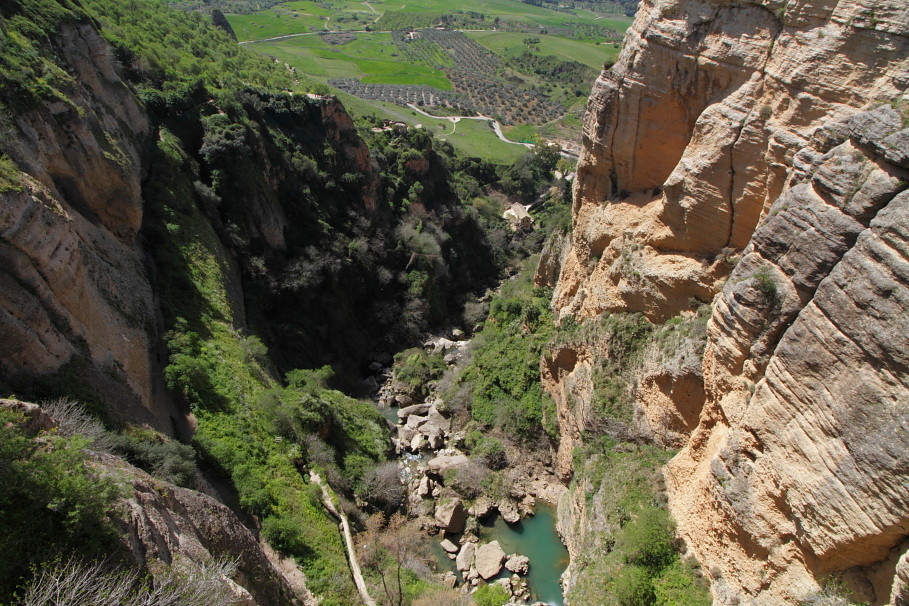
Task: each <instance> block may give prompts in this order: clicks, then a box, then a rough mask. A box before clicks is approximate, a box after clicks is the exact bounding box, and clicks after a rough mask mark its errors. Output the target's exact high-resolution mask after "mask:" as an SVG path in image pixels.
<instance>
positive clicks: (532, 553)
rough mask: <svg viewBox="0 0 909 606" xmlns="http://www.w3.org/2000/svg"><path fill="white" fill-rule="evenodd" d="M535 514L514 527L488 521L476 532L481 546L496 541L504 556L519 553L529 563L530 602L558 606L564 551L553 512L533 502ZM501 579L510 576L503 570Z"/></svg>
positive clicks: (498, 520) (497, 519) (565, 559)
mask: <svg viewBox="0 0 909 606" xmlns="http://www.w3.org/2000/svg"><path fill="white" fill-rule="evenodd" d="M534 511H535V514H534V515H533V516H530V517H526V518H524V519H522V520H521V521H520V522H518V523H516V524H509V523H507V522H506V521H505V520H503V519H502V517H501V516H495V518H493V519H491V520H489V522H488V525H486V524H484V525H483V526H482V529H481V530H480V540H481V541H482V542H489V541H498V542H499V544H500V545H501V546H502V549H503V550H504V551H505V553H519V554H521V555H524V556H527V557H528V558H529V559H530V571H529V572H528V574H527V584H528V586H529V587H530V592H531V594H532V595H533V596H534V599H536V600H540V601H541V602H546V603H547V604H553V605H555V606H562V604H563V603H564V599H563V597H562V587H561V585H559V577H560V576H561V575H562V573H563V572H565V568H566V567H567V566H568V550H567V549H565V546H564V545H563V544H562V541H561V540H560V539H559V534H558V533H557V532H556V529H555V523H556V508H555V507H554V506H553V505H550V504H548V503H545V502H543V501H539V502H537V505H536V507H535V508H534ZM503 572H504V573H505V574H503V575H502V576H510V575H509V574H508V571H507V570H504V569H503Z"/></svg>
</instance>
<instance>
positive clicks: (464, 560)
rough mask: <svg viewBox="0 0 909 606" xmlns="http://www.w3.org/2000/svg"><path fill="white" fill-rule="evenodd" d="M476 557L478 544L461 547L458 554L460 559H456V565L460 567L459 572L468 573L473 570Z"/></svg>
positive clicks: (465, 544) (467, 544)
mask: <svg viewBox="0 0 909 606" xmlns="http://www.w3.org/2000/svg"><path fill="white" fill-rule="evenodd" d="M476 555H477V545H476V543H464V546H463V547H461V551H459V552H458V557H457V558H456V559H455V565H456V566H457V567H458V570H460V571H461V572H467V571H468V570H470V569H471V568H473V562H474V558H475V557H476Z"/></svg>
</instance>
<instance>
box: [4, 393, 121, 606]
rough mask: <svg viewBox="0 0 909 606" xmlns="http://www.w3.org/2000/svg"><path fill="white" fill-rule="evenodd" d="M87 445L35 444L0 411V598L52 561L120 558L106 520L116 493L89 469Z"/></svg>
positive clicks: (59, 439) (68, 439)
mask: <svg viewBox="0 0 909 606" xmlns="http://www.w3.org/2000/svg"><path fill="white" fill-rule="evenodd" d="M87 444H88V440H86V439H85V438H83V437H81V436H78V435H72V436H62V435H59V436H57V435H53V434H48V435H44V436H42V440H41V441H38V440H35V439H33V438H32V437H31V436H29V435H27V434H26V433H25V432H24V429H23V418H22V417H21V416H20V415H18V414H16V413H13V412H9V411H5V410H3V411H0V476H2V478H3V481H2V482H0V528H2V529H3V541H0V597H2V596H4V595H5V596H9V595H10V592H11V591H12V590H13V589H14V588H15V586H16V585H17V584H18V583H19V582H20V581H21V580H22V579H23V578H24V577H25V576H26V575H27V574H28V573H29V571H30V568H31V567H32V566H34V565H38V564H40V563H41V562H43V561H46V560H49V559H52V558H53V557H55V556H56V555H61V554H63V553H72V552H75V553H78V554H81V555H83V556H85V557H115V556H116V555H117V554H118V553H119V552H120V546H119V545H120V544H119V541H118V539H117V531H116V528H115V526H114V524H113V522H112V520H111V518H110V513H111V511H112V508H113V506H114V503H115V500H116V499H117V497H118V496H119V495H120V494H121V489H120V487H118V485H117V483H116V482H115V481H114V480H113V479H111V478H109V477H104V476H102V475H100V473H99V472H98V471H96V470H94V469H92V468H91V466H90V464H89V461H88V458H87V456H86V454H85V452H84V450H83V449H84V448H85V447H86V446H87Z"/></svg>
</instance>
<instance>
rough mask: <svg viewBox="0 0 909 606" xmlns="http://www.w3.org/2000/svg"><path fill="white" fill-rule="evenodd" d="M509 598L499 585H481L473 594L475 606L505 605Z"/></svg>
mask: <svg viewBox="0 0 909 606" xmlns="http://www.w3.org/2000/svg"><path fill="white" fill-rule="evenodd" d="M509 599H510V596H509V595H508V592H507V591H505V588H504V587H502V586H501V585H483V586H482V587H480V588H479V589H477V592H476V593H475V594H473V601H474V603H475V604H476V605H477V606H502V605H503V604H507V603H508V600H509Z"/></svg>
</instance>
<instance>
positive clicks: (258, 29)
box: [229, 2, 331, 41]
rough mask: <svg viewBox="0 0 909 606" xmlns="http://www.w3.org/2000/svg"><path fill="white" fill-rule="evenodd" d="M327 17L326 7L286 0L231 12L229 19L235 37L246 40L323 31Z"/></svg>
mask: <svg viewBox="0 0 909 606" xmlns="http://www.w3.org/2000/svg"><path fill="white" fill-rule="evenodd" d="M330 16H331V11H330V10H328V9H326V8H324V7H322V6H319V5H318V4H316V3H315V2H287V3H284V4H282V5H281V6H280V7H279V8H272V9H267V10H263V11H259V12H257V13H254V14H246V15H231V16H230V19H229V20H230V25H231V27H232V28H233V30H234V33H236V34H237V39H238V40H241V41H246V40H265V39H268V38H275V37H277V36H286V35H288V34H302V33H305V32H315V31H320V30H324V29H325V27H326V21H327V19H328V17H330Z"/></svg>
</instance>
